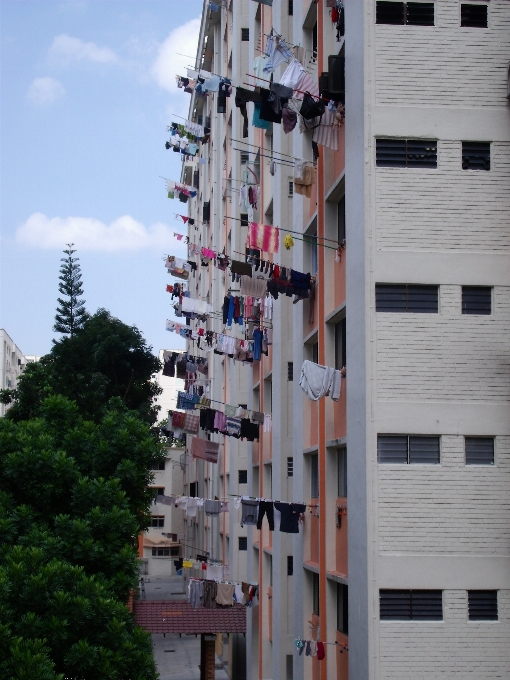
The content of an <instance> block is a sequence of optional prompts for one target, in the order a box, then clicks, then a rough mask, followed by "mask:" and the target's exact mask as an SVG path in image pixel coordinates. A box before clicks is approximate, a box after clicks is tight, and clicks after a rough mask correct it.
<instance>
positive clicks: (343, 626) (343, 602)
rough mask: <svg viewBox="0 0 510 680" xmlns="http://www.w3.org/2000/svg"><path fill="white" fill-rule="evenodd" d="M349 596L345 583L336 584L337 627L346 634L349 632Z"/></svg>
mask: <svg viewBox="0 0 510 680" xmlns="http://www.w3.org/2000/svg"><path fill="white" fill-rule="evenodd" d="M348 598H349V596H348V589H347V586H345V585H344V584H343V583H337V584H336V629H337V630H338V631H340V632H341V633H344V635H348V634H349V617H348V612H349V599H348Z"/></svg>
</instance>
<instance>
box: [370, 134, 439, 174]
mask: <svg viewBox="0 0 510 680" xmlns="http://www.w3.org/2000/svg"><path fill="white" fill-rule="evenodd" d="M375 162H376V165H377V167H379V168H437V141H436V140H434V139H388V138H379V139H376V144H375Z"/></svg>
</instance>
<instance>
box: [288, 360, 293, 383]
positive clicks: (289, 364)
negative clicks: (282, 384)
mask: <svg viewBox="0 0 510 680" xmlns="http://www.w3.org/2000/svg"><path fill="white" fill-rule="evenodd" d="M287 380H288V381H289V382H292V381H293V380H294V363H293V362H292V361H288V362H287Z"/></svg>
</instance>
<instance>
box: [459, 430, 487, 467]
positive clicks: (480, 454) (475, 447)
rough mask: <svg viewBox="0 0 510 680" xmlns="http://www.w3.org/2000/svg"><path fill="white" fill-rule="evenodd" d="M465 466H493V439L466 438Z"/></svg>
mask: <svg viewBox="0 0 510 680" xmlns="http://www.w3.org/2000/svg"><path fill="white" fill-rule="evenodd" d="M464 441H465V447H466V465H494V438H493V437H466V438H465V440H464Z"/></svg>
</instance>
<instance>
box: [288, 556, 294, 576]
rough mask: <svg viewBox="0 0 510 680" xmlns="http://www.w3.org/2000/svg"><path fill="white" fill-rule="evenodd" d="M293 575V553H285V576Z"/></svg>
mask: <svg viewBox="0 0 510 680" xmlns="http://www.w3.org/2000/svg"><path fill="white" fill-rule="evenodd" d="M293 575H294V557H293V555H287V576H293Z"/></svg>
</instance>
